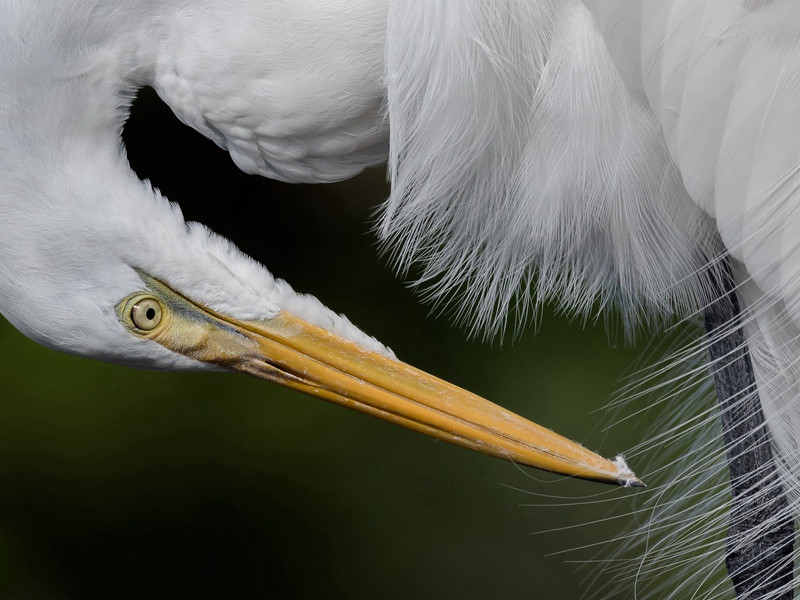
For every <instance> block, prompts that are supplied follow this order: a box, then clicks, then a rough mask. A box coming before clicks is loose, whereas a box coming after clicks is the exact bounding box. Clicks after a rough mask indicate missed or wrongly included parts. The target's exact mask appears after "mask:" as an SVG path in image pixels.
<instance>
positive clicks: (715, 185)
mask: <svg viewBox="0 0 800 600" xmlns="http://www.w3.org/2000/svg"><path fill="white" fill-rule="evenodd" d="M799 11H800V9H798V7H797V4H796V3H793V2H790V1H778V0H773V1H765V2H742V3H739V2H734V3H731V2H724V1H715V0H709V1H707V2H695V1H691V0H686V1H678V0H675V1H671V2H667V1H662V0H653V1H650V2H635V3H631V2H611V1H608V2H607V1H598V2H594V1H591V2H589V1H587V2H586V5H584V4H582V3H580V2H577V1H555V0H554V1H550V2H536V3H529V2H522V1H516V0H507V1H504V2H501V3H491V4H487V3H484V2H480V1H479V0H474V1H472V0H458V1H455V0H440V1H436V2H431V1H428V0H419V1H412V0H409V1H406V2H402V3H396V4H393V5H392V6H391V7H390V16H389V22H388V23H389V33H388V43H387V71H388V75H387V84H388V105H389V112H390V117H391V124H392V131H391V141H392V143H391V154H390V175H391V178H392V184H393V189H392V196H391V198H390V199H389V201H388V203H387V205H386V207H385V209H384V213H383V221H382V223H381V228H380V232H381V234H382V235H383V236H384V239H385V240H386V241H387V242H388V243H389V244H392V245H393V246H394V248H395V250H394V252H395V254H394V256H395V259H396V261H397V263H398V264H399V265H400V267H401V268H403V269H405V268H407V267H408V266H409V265H410V264H411V263H412V262H414V261H420V262H421V263H422V269H423V270H422V275H421V277H420V279H419V281H418V285H421V286H422V287H423V288H424V289H425V290H426V291H427V293H428V294H429V295H430V296H431V297H433V298H434V299H435V300H443V299H449V298H451V296H450V295H449V294H450V292H451V291H452V290H453V289H454V288H455V289H459V290H460V291H461V292H462V294H461V297H460V298H461V299H463V302H464V304H465V305H466V307H467V309H463V308H462V312H460V313H459V314H460V315H461V316H462V317H464V314H465V311H466V314H467V315H468V316H467V317H464V318H466V319H469V318H472V321H470V322H471V323H476V324H477V325H478V326H482V327H484V328H485V327H488V328H489V329H490V330H497V329H498V328H501V327H503V326H504V324H505V320H506V318H507V316H508V310H509V308H511V307H516V308H519V307H520V306H521V307H522V309H523V316H524V311H525V310H526V309H527V308H528V307H529V306H530V305H535V304H536V303H538V302H543V301H545V300H548V299H550V298H553V299H556V300H557V301H558V302H559V303H561V304H562V305H563V306H564V307H565V308H566V309H568V310H571V311H581V312H584V313H585V312H587V311H589V310H590V309H593V308H595V307H596V306H597V303H598V302H599V304H600V305H601V306H604V305H606V304H609V303H612V302H613V303H615V304H617V306H619V308H620V309H621V310H622V312H623V315H624V316H625V317H626V318H627V323H628V324H629V325H634V324H635V323H636V322H637V321H638V320H639V319H640V318H641V317H642V314H643V313H642V309H645V313H644V314H645V315H647V314H649V315H652V316H655V317H656V318H663V317H672V318H674V317H675V316H678V317H682V316H686V315H694V314H697V313H698V312H699V311H700V309H702V307H703V306H704V305H705V304H706V303H708V302H709V301H710V300H711V299H712V296H711V294H710V291H711V289H713V288H712V286H710V285H709V281H710V280H711V278H714V277H717V276H718V273H716V271H717V264H716V260H715V259H716V257H718V256H719V255H720V254H721V253H722V252H727V253H729V254H730V255H731V256H732V257H733V258H734V259H735V260H736V261H738V264H737V266H736V276H737V281H738V283H739V286H740V287H739V295H740V297H741V298H742V300H743V301H744V304H745V306H746V311H747V312H746V317H745V328H746V332H747V335H748V344H749V347H750V350H751V354H752V358H753V362H754V369H755V371H756V376H757V379H758V392H759V395H760V398H761V401H762V405H763V408H764V413H765V416H766V419H767V423H768V427H769V428H770V432H771V434H772V436H773V441H774V444H775V446H776V449H777V451H778V465H779V468H780V469H781V470H782V473H783V476H784V477H783V479H784V485H785V487H786V490H787V493H788V496H789V501H790V505H791V510H792V512H793V514H795V515H796V513H797V504H798V500H799V499H800V483H799V482H798V475H799V474H800V468H799V467H798V465H799V464H800V433H798V432H800V403H798V401H797V400H798V393H799V392H798V386H800V370H798V367H797V363H798V356H800V341H799V340H800V335H798V334H800V330H798V323H800V305H798V303H800V289H798V285H800V227H798V220H797V219H798V214H800V191H798V183H800V175H799V173H800V168H799V167H798V165H800V136H798V135H797V130H798V126H799V125H800V14H799ZM426 150H427V152H426ZM469 309H473V310H472V311H471V312H470V311H469ZM704 354H705V353H704V350H703V347H702V344H701V345H700V347H699V348H697V349H696V350H694V351H690V352H687V353H685V354H684V355H682V356H684V358H686V359H687V362H688V363H690V364H696V360H697V357H698V356H704ZM691 357H693V358H694V360H688V358H691ZM695 369H697V367H695ZM700 372H701V373H703V374H704V376H707V371H706V370H705V368H701V370H700ZM697 373H698V371H697V370H690V371H689V376H688V380H686V379H684V378H681V379H680V380H683V381H684V383H683V385H684V386H685V387H686V388H687V390H688V388H690V387H691V383H692V382H693V381H694V380H695V379H696V378H697ZM680 380H679V381H680ZM699 398H700V396H699V395H697V392H696V393H695V395H693V396H692V395H689V396H688V397H683V396H682V397H681V398H680V399H677V400H674V401H675V402H695V404H696V405H694V406H693V405H691V404H687V405H686V406H687V407H686V408H683V409H681V410H679V411H676V412H675V415H676V416H675V417H673V419H674V420H672V421H665V425H666V429H665V431H669V432H671V433H670V436H677V437H681V429H684V430H685V433H684V434H683V435H685V436H697V435H699V434H704V435H703V436H701V437H700V438H699V441H698V442H697V443H696V444H695V445H694V446H693V448H694V450H693V451H691V452H687V454H686V456H683V457H680V458H679V459H676V460H677V462H676V465H675V467H676V471H671V476H670V477H669V478H668V479H665V480H664V489H663V490H661V489H660V488H659V494H660V493H661V492H664V493H666V494H667V496H668V498H669V499H668V500H664V503H665V504H666V505H668V506H669V508H670V509H671V510H665V511H663V512H662V511H656V513H655V514H654V516H653V519H652V520H648V522H647V524H646V525H645V528H644V532H643V534H642V539H643V540H645V541H644V542H642V543H643V544H645V548H646V551H645V559H644V562H643V563H641V571H640V573H639V574H640V575H642V578H641V579H639V580H638V581H637V584H636V585H637V586H638V590H637V591H638V595H637V597H638V598H644V597H654V598H663V597H666V596H667V595H669V596H670V597H688V596H689V595H692V597H724V596H726V595H727V594H729V593H730V592H729V588H728V587H726V586H724V585H723V586H720V585H719V583H718V581H716V580H713V581H712V579H710V578H709V573H713V571H714V569H718V568H720V567H721V566H722V565H723V556H724V547H723V546H722V539H723V538H722V537H719V536H718V538H717V539H719V543H718V544H716V545H713V544H712V545H709V539H710V538H713V535H714V533H713V532H714V531H716V532H719V531H720V530H722V531H724V529H725V524H726V522H727V510H726V494H727V486H726V485H725V484H724V477H725V463H724V460H723V456H722V455H721V454H720V451H719V450H714V447H715V445H714V443H713V438H718V437H719V433H720V432H719V428H718V426H717V425H716V424H715V423H714V419H715V418H716V417H715V415H714V413H713V412H708V409H707V408H706V407H705V405H704V404H703V403H702V402H701V401H700V399H699ZM692 424H693V425H692ZM708 436H711V437H708ZM660 439H661V441H662V442H669V443H670V444H674V443H675V442H674V441H671V442H670V441H669V440H670V439H671V437H669V438H664V437H663V436H662V437H661V438H660ZM718 443H719V442H717V444H718ZM717 447H718V446H717ZM664 454H666V453H664ZM662 457H663V454H662ZM680 469H682V470H683V471H682V473H681V471H680ZM720 477H722V478H723V479H722V480H720ZM656 479H657V478H656ZM657 481H658V479H657ZM681 495H683V496H684V499H681V498H680V496H681ZM685 498H689V499H690V500H686V499H685ZM690 515H695V516H694V517H692V516H690ZM701 518H702V519H701ZM697 523H705V524H706V525H707V527H705V528H702V527H698V529H697V533H695V532H694V529H693V528H694V527H696V526H697ZM661 531H665V533H659V532H661ZM651 535H652V539H651ZM739 541H740V540H735V541H734V543H738V542H739ZM684 553H685V554H684ZM692 553H704V554H708V556H707V560H705V561H704V565H705V566H703V567H699V566H696V565H692V566H691V567H688V566H686V567H685V569H684V570H681V569H680V568H676V567H675V564H684V563H682V562H681V561H682V560H683V559H682V558H681V557H683V556H686V560H687V563H686V564H687V565H688V564H691V563H689V562H688V561H689V558H688V557H689V555H691V554H692ZM709 553H710V554H709ZM676 561H677V563H676ZM634 564H636V562H635V561H634ZM670 569H675V570H676V571H678V572H679V573H680V577H681V581H680V583H679V584H677V585H676V587H675V588H673V589H672V590H666V589H664V588H661V587H655V588H654V587H649V584H647V583H645V581H646V579H647V577H645V576H646V575H652V574H654V573H659V572H665V571H668V570H670ZM689 569H692V571H693V574H694V575H695V576H693V577H688V576H687V573H686V572H685V571H687V570H689ZM629 574H630V573H626V575H629ZM709 581H712V583H709ZM673 594H674V596H673ZM693 594H696V596H695V595H693Z"/></svg>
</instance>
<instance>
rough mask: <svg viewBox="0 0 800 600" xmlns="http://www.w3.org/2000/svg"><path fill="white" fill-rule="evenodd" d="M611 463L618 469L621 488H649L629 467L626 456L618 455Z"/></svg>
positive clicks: (618, 480)
mask: <svg viewBox="0 0 800 600" xmlns="http://www.w3.org/2000/svg"><path fill="white" fill-rule="evenodd" d="M611 462H612V463H613V464H614V466H615V467H616V468H617V482H618V483H619V484H620V485H621V486H623V487H626V488H630V487H647V485H646V484H645V483H644V482H643V481H642V480H641V479H639V478H638V477H637V476H636V474H635V473H634V472H633V471H632V470H631V468H630V467H629V466H628V463H627V462H626V461H625V457H624V456H622V455H621V454H618V455H617V456H615V457H614V459H613V460H612V461H611Z"/></svg>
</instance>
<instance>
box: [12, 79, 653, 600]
mask: <svg viewBox="0 0 800 600" xmlns="http://www.w3.org/2000/svg"><path fill="white" fill-rule="evenodd" d="M126 136H127V143H128V146H129V149H130V153H131V160H132V163H133V164H134V166H135V168H136V169H137V170H138V171H139V173H140V175H142V176H143V177H149V178H151V179H152V180H153V182H154V184H155V185H157V186H158V187H159V188H160V189H161V190H162V191H163V192H164V193H165V194H166V195H167V196H168V197H169V198H170V199H172V200H174V201H178V202H179V203H180V205H181V207H182V208H183V210H184V212H185V214H186V216H187V218H189V219H194V220H200V221H203V222H206V223H208V224H211V225H213V227H214V229H216V230H217V231H218V232H220V233H222V234H223V235H226V236H229V237H231V238H232V239H233V240H234V241H236V242H237V244H239V245H240V247H241V248H242V249H243V250H244V251H246V252H248V253H250V254H252V255H254V256H256V257H257V258H259V260H261V261H263V262H264V263H265V264H266V265H267V266H268V267H269V268H270V269H271V270H272V272H273V273H275V274H276V275H277V276H279V277H283V278H285V279H287V280H288V281H290V283H292V285H293V286H294V287H295V289H297V290H299V291H304V292H310V293H313V294H314V295H316V296H317V297H319V298H320V299H321V300H322V301H323V302H325V303H326V304H327V305H328V306H330V307H331V308H333V309H334V310H337V311H341V312H344V313H345V314H347V315H348V316H349V317H350V318H351V320H352V321H353V322H354V323H356V324H357V325H359V326H360V327H361V328H362V329H364V330H365V331H367V332H369V333H371V334H373V335H375V336H376V337H378V338H379V339H381V340H382V341H383V342H385V343H386V344H388V345H389V346H391V347H392V348H393V349H394V350H395V352H396V353H397V354H398V356H399V357H401V358H402V359H404V360H406V361H408V362H411V363H412V364H415V365H417V366H419V367H421V368H423V369H426V370H428V371H430V372H432V373H434V374H436V375H438V376H441V377H444V378H446V379H449V380H451V381H453V382H455V383H457V384H459V385H461V386H463V387H467V388H469V389H471V390H473V391H475V392H476V393H479V394H481V395H484V396H486V397H489V398H491V399H492V400H494V401H496V402H498V403H500V404H503V405H504V406H506V407H508V408H510V409H512V410H514V411H516V412H519V413H522V414H523V415H525V416H528V417H530V418H531V419H533V420H535V421H538V422H540V423H542V424H544V425H547V426H549V427H552V428H554V429H556V430H557V431H559V432H561V433H563V434H565V435H568V436H570V437H572V438H574V439H578V440H581V441H582V442H584V443H585V444H586V445H587V446H588V447H590V448H593V449H597V450H600V451H601V452H602V453H604V454H606V455H613V454H614V453H616V452H618V451H620V450H624V449H625V448H627V447H630V446H632V445H633V444H635V443H636V442H637V441H639V440H640V438H641V437H642V436H643V435H644V433H643V430H642V428H641V427H638V428H637V429H636V430H635V431H632V430H631V429H630V428H626V427H621V428H617V429H614V430H613V431H612V433H611V434H607V433H605V432H604V431H603V426H604V425H605V424H607V422H608V421H609V420H610V418H609V417H607V416H604V414H603V413H602V412H601V411H600V410H599V409H600V408H601V407H602V405H603V404H605V403H606V402H607V401H608V400H609V399H610V397H611V396H612V394H613V393H614V391H615V389H616V388H617V387H618V382H619V379H620V377H621V376H622V375H623V374H624V373H625V372H626V370H628V369H629V368H630V366H631V364H632V363H633V361H634V359H635V356H636V355H637V353H638V350H636V349H631V348H625V347H624V346H623V345H622V344H621V343H620V340H619V339H617V337H616V336H614V335H609V334H608V333H607V332H606V329H605V328H604V327H602V326H593V327H588V328H583V327H582V326H580V325H578V324H569V323H567V322H566V321H564V320H561V319H557V318H554V317H553V316H552V315H550V314H545V315H544V317H543V320H542V322H541V327H540V330H539V332H538V334H537V335H534V332H533V331H532V330H529V331H527V332H526V333H525V334H524V335H523V336H522V338H521V339H520V340H519V341H518V342H516V343H513V344H511V343H508V342H506V343H505V344H503V345H502V347H501V346H500V345H498V344H497V343H495V345H494V347H491V346H488V345H483V344H479V343H477V342H470V341H467V340H466V339H465V337H464V334H463V332H462V331H460V330H458V329H456V328H453V327H452V326H451V325H450V324H449V323H448V321H447V319H446V318H438V319H434V318H432V317H430V316H429V311H430V308H428V307H424V306H421V305H420V304H419V302H418V300H417V299H416V298H415V297H414V295H413V293H411V292H410V291H409V290H408V289H406V288H405V287H404V285H403V284H402V283H401V282H399V281H398V280H397V279H396V278H395V277H394V276H393V275H392V273H391V271H390V270H389V269H388V268H387V266H386V264H385V261H383V260H381V259H380V258H379V257H378V256H377V253H376V251H375V246H376V240H375V237H374V236H373V235H372V233H371V232H370V227H369V221H370V218H371V214H372V211H373V210H374V209H375V207H376V205H377V204H378V203H379V202H380V201H381V200H382V199H383V198H384V197H385V196H386V195H387V187H386V184H385V181H384V179H385V177H384V172H383V170H382V169H376V170H373V171H370V172H368V173H366V174H364V175H362V176H361V177H359V178H357V179H355V180H352V181H349V182H344V183H341V184H336V185H331V186H292V185H285V184H276V183H274V182H268V181H265V180H262V179H260V178H257V177H250V176H246V175H243V174H241V173H239V172H238V171H237V170H236V168H235V167H234V166H233V164H232V163H231V161H230V160H229V158H228V157H227V155H226V154H225V153H224V152H222V151H221V150H219V149H217V148H216V147H215V146H214V145H213V144H211V143H210V142H208V141H207V140H205V139H204V138H202V137H200V136H199V135H197V134H195V133H194V132H192V131H190V130H188V129H187V128H184V127H182V126H179V125H178V124H177V122H176V121H175V120H174V118H173V117H172V116H171V114H169V113H168V112H167V111H166V110H164V108H163V107H160V106H159V105H158V104H157V103H156V102H154V101H153V98H152V94H149V95H148V99H147V101H146V102H144V103H142V105H141V106H137V108H136V110H135V112H134V116H133V120H132V123H131V125H130V126H129V127H128V128H127V131H126ZM0 382H1V384H0V385H1V389H2V399H1V400H0V411H2V418H0V596H2V597H4V598H54V599H55V598H145V597H147V598H153V597H168V598H197V597H217V598H222V597H232V598H312V597H315V598H319V597H324V598H353V599H358V598H364V599H367V598H437V599H446V598H467V599H471V598H523V597H527V598H561V599H570V598H578V597H580V595H581V593H582V592H583V591H586V590H585V588H584V585H585V584H584V583H583V577H584V576H585V575H587V574H588V573H589V571H587V570H584V569H581V568H578V567H577V566H576V565H575V564H572V563H571V562H569V561H574V560H586V559H591V558H593V556H594V551H593V550H585V551H578V552H574V553H570V554H567V555H555V556H553V555H550V554H551V553H552V552H554V551H561V550H565V549H569V548H574V547H578V546H581V545H583V544H585V543H592V542H597V541H599V540H602V539H604V538H610V537H613V536H614V535H615V534H617V533H618V532H619V528H620V523H619V521H610V522H609V523H607V524H606V525H604V526H602V527H589V528H583V527H578V528H571V526H574V525H577V524H580V523H584V522H587V521H592V520H595V519H599V518H602V517H605V516H608V513H609V510H611V507H608V506H605V505H604V504H599V505H598V504H591V503H590V504H585V505H580V506H572V505H571V504H572V503H571V501H570V499H571V498H573V497H577V498H587V499H590V500H597V499H598V498H615V497H623V496H626V495H629V494H630V491H629V490H621V489H613V488H610V487H605V486H601V485H598V484H591V483H586V482H579V481H571V480H563V479H561V478H559V477H555V476H552V475H548V474H541V473H538V472H533V471H530V470H521V469H519V468H517V467H515V466H513V465H511V464H509V463H505V462H502V461H499V460H497V459H492V458H488V457H484V456H481V455H478V454H476V453H473V452H470V451H467V450H463V449H460V448H456V447H452V446H450V445H447V444H444V443H439V442H435V441H433V440H431V439H429V438H426V437H423V436H421V435H419V434H416V433H411V432H408V431H406V430H402V429H399V428H397V427H394V426H391V425H387V424H384V423H382V422H378V421H375V420H373V419H370V418H368V417H365V416H362V415H360V414H356V413H352V412H349V411H346V410H343V409H341V408H338V407H334V406H331V405H327V404H325V403H324V402H321V401H319V400H315V399H311V398H307V397H305V396H301V395H298V394H295V393H291V392H287V391H284V390H282V389H279V388H277V387H275V386H273V385H270V384H267V383H263V382H260V381H256V380H251V379H248V378H246V377H244V376H240V375H223V374H215V375H197V374H165V373H150V372H139V371H134V370H130V369H126V368H122V367H117V366H111V365H105V364H100V363H96V362H93V361H88V360H84V359H80V358H75V357H70V356H65V355H61V354H57V353H55V352H51V351H49V350H46V349H44V348H41V347H39V346H37V345H36V344H34V343H33V342H30V341H29V340H27V339H25V338H24V337H23V336H22V335H21V334H19V333H17V332H16V331H15V330H14V329H13V328H11V327H10V326H9V325H8V324H7V323H6V322H5V321H2V322H0ZM634 466H636V465H634ZM560 498H565V499H566V500H562V499H560ZM529 504H537V505H538V504H545V505H547V506H545V507H531V506H526V505H529ZM624 508H625V507H624V506H623V507H622V508H617V510H624ZM559 527H567V528H568V529H565V530H564V531H563V532H555V533H541V532H542V531H544V530H550V529H553V528H559ZM533 534H537V535H533ZM621 597H628V595H627V594H626V595H623V596H621Z"/></svg>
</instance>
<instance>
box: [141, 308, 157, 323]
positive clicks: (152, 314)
mask: <svg viewBox="0 0 800 600" xmlns="http://www.w3.org/2000/svg"><path fill="white" fill-rule="evenodd" d="M144 314H145V316H146V317H147V320H148V321H152V320H153V319H155V318H156V309H155V308H152V307H151V308H148V309H147V312H146V313H144Z"/></svg>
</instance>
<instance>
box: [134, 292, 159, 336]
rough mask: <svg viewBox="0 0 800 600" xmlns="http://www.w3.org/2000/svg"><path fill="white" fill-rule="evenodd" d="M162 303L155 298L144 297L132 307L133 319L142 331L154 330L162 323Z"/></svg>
mask: <svg viewBox="0 0 800 600" xmlns="http://www.w3.org/2000/svg"><path fill="white" fill-rule="evenodd" d="M162 312H163V311H162V310H161V303H160V302H159V301H158V300H156V299H155V298H142V299H141V300H139V301H137V302H136V304H134V305H133V306H132V307H131V321H132V322H133V324H134V325H135V326H136V327H137V329H141V330H142V331H152V330H153V329H155V328H156V327H158V324H159V323H161V315H162Z"/></svg>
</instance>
